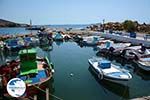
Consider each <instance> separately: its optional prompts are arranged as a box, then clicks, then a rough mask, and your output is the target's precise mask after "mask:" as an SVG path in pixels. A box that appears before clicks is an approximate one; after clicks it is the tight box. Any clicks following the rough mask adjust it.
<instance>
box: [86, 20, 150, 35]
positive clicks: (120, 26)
mask: <svg viewBox="0 0 150 100" xmlns="http://www.w3.org/2000/svg"><path fill="white" fill-rule="evenodd" d="M127 21H130V22H131V23H133V25H134V28H135V29H134V30H135V32H138V33H148V34H150V24H146V23H142V24H140V23H139V22H138V21H131V20H126V21H124V22H108V23H104V24H93V25H91V26H88V27H87V28H88V29H90V30H94V31H97V30H98V31H101V30H103V29H105V30H112V31H125V27H124V23H125V22H127ZM128 26H131V25H130V24H128Z"/></svg>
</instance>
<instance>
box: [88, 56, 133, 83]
mask: <svg viewBox="0 0 150 100" xmlns="http://www.w3.org/2000/svg"><path fill="white" fill-rule="evenodd" d="M88 62H89V64H90V65H91V68H92V69H93V71H94V72H95V74H97V76H98V78H99V79H100V80H103V79H104V80H108V81H112V82H117V83H118V82H119V83H120V82H124V81H128V80H130V79H132V75H131V74H130V73H129V71H128V70H125V69H123V68H120V67H119V66H117V65H114V64H112V63H111V62H110V61H108V60H105V59H103V58H91V59H89V60H88Z"/></svg>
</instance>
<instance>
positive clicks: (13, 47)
mask: <svg viewBox="0 0 150 100" xmlns="http://www.w3.org/2000/svg"><path fill="white" fill-rule="evenodd" d="M5 43H6V46H5V47H6V48H5V49H8V50H9V51H19V50H21V49H22V48H23V47H24V41H23V39H19V38H15V39H8V40H6V41H5Z"/></svg>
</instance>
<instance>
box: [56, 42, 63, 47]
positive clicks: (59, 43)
mask: <svg viewBox="0 0 150 100" xmlns="http://www.w3.org/2000/svg"><path fill="white" fill-rule="evenodd" d="M54 43H55V44H56V45H57V46H60V45H62V44H63V41H55V42H54Z"/></svg>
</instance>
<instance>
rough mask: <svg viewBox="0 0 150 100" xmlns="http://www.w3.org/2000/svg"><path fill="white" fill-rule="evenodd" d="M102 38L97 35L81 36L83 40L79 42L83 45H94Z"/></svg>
mask: <svg viewBox="0 0 150 100" xmlns="http://www.w3.org/2000/svg"><path fill="white" fill-rule="evenodd" d="M103 39H104V38H100V37H99V36H89V37H83V40H82V41H81V42H80V44H81V45H83V46H96V45H98V44H99V42H101V40H103Z"/></svg>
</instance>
